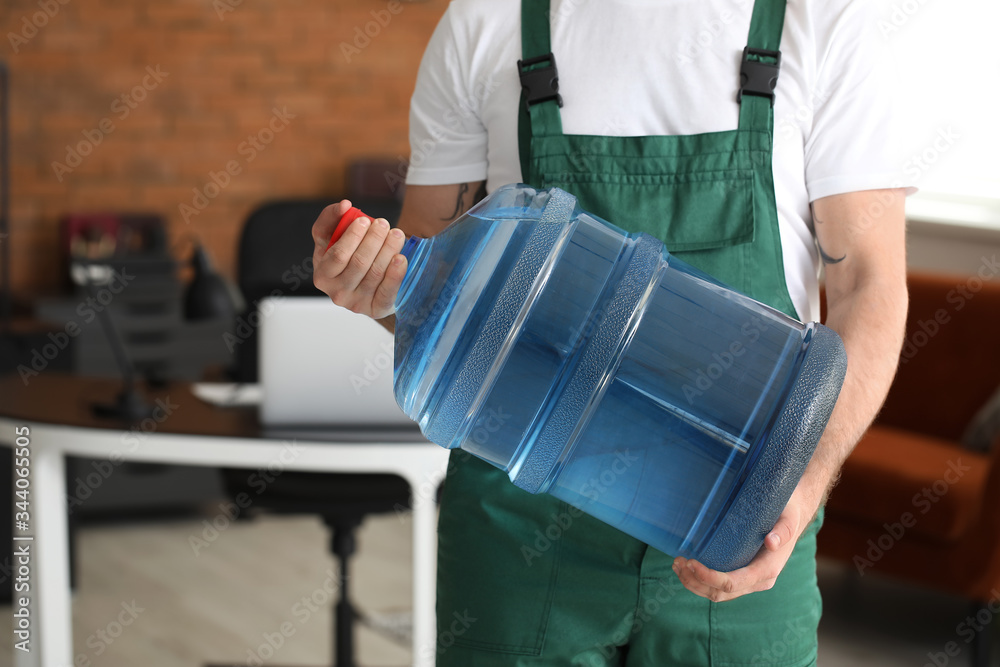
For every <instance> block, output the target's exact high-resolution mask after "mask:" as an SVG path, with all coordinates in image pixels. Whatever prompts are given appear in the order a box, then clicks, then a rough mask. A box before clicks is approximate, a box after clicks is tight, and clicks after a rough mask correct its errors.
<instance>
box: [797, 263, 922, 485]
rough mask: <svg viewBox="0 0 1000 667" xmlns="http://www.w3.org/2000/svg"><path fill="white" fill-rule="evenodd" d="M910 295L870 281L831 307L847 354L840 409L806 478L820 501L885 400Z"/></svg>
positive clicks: (898, 285)
mask: <svg viewBox="0 0 1000 667" xmlns="http://www.w3.org/2000/svg"><path fill="white" fill-rule="evenodd" d="M906 308H907V295H906V287H905V283H902V282H901V281H899V280H886V281H883V282H871V283H868V284H865V285H863V286H860V287H858V288H857V290H856V291H855V292H854V293H853V294H850V295H846V296H845V297H842V298H840V299H838V301H837V302H835V303H831V304H830V310H829V313H828V316H827V326H829V327H830V328H831V329H833V330H834V331H836V332H837V333H838V334H840V337H841V338H842V339H843V341H844V347H845V349H846V350H847V376H846V378H845V379H844V386H843V388H842V389H841V392H840V397H839V398H838V400H837V405H836V407H835V408H834V410H833V414H832V415H831V417H830V421H829V423H828V424H827V427H826V431H825V432H824V433H823V437H822V438H821V439H820V442H819V445H818V446H817V448H816V453H815V454H814V455H813V458H812V460H811V461H810V463H809V466H808V468H807V469H806V474H805V476H804V477H803V479H804V480H805V481H807V482H808V484H809V487H810V488H812V489H813V492H814V493H816V494H820V495H819V502H825V501H826V496H827V494H828V493H829V491H830V489H831V488H832V486H833V484H834V483H835V482H836V480H837V477H838V475H839V472H840V468H841V466H842V465H843V463H844V461H845V460H846V459H847V457H848V455H849V454H850V453H851V451H852V450H853V449H854V446H855V445H856V444H857V443H858V441H859V440H860V439H861V437H862V436H863V435H864V433H865V431H866V430H867V429H868V427H869V426H870V425H871V423H872V421H873V420H874V419H875V416H876V415H877V414H878V411H879V409H880V408H881V407H882V403H883V402H884V401H885V397H886V394H887V393H888V391H889V386H890V385H891V384H892V379H893V377H894V375H895V373H896V366H897V363H898V360H899V353H900V350H901V348H902V345H903V335H904V329H905V322H906Z"/></svg>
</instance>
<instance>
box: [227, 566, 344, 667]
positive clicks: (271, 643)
mask: <svg viewBox="0 0 1000 667" xmlns="http://www.w3.org/2000/svg"><path fill="white" fill-rule="evenodd" d="M342 586H343V581H342V579H341V578H340V576H339V575H338V573H336V572H334V571H333V569H332V568H328V569H327V570H326V578H325V579H324V580H323V582H322V583H321V584H320V585H319V586H317V587H316V588H314V589H313V590H312V592H311V593H309V594H308V595H303V596H302V597H301V598H300V599H299V600H298V601H296V602H295V603H294V604H293V605H292V606H291V608H290V609H289V613H290V614H291V615H292V617H293V618H294V619H295V623H292V622H291V621H284V622H282V623H281V625H279V626H278V628H277V629H276V630H274V631H273V632H263V633H261V635H260V637H261V640H262V641H261V643H260V644H258V645H257V646H255V647H252V648H248V649H247V653H246V661H245V662H244V664H245V665H247V667H263V665H265V664H266V662H267V661H268V660H270V659H271V658H273V657H274V656H275V655H276V654H277V653H278V651H280V650H281V648H282V647H283V646H284V645H285V642H287V641H288V640H289V639H290V638H292V637H294V636H295V633H296V632H298V631H299V629H300V628H302V627H303V626H304V625H305V624H306V623H308V622H309V620H310V619H311V618H313V616H314V615H315V614H316V613H317V612H321V616H320V617H321V618H322V617H323V616H322V613H325V612H326V610H328V609H329V608H330V605H331V604H332V603H333V601H334V600H335V599H336V598H337V595H338V591H339V590H340V589H341V587H342Z"/></svg>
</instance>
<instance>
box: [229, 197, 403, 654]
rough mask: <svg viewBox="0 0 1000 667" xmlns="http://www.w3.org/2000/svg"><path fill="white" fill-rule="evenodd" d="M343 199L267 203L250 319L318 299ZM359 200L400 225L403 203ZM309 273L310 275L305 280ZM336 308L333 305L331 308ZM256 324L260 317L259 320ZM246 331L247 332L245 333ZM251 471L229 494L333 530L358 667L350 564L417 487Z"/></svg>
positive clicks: (246, 257)
mask: <svg viewBox="0 0 1000 667" xmlns="http://www.w3.org/2000/svg"><path fill="white" fill-rule="evenodd" d="M334 201H336V200H335V199H323V200H290V201H277V202H272V203H268V204H265V205H263V206H261V207H260V208H258V209H257V210H255V211H254V212H253V213H252V214H251V215H250V217H249V218H248V219H247V221H246V224H245V225H244V227H243V232H242V235H241V238H240V245H239V258H238V261H239V268H238V282H239V287H240V290H241V291H242V292H243V296H244V298H245V300H246V303H247V311H246V312H245V313H244V314H243V319H244V321H245V322H250V321H251V320H250V319H249V315H250V314H251V313H252V312H253V310H254V309H256V307H257V302H258V301H259V300H260V299H262V298H264V297H266V296H272V295H279V294H280V295H282V296H287V297H296V296H316V295H322V293H321V292H320V291H319V290H318V289H316V287H314V286H313V283H312V252H313V241H312V236H311V234H310V229H311V227H312V224H313V222H315V220H316V218H317V217H318V216H319V214H320V212H321V211H322V210H323V208H324V207H325V206H327V205H328V204H330V203H333V202H334ZM352 203H354V205H355V206H358V207H359V208H361V209H362V210H364V211H365V212H367V213H370V214H371V215H373V216H376V217H383V218H386V219H387V220H389V222H390V224H393V225H395V223H396V220H397V219H398V218H399V211H400V204H399V202H398V200H395V199H386V198H374V199H367V198H361V197H359V198H357V199H356V200H355V199H352ZM303 275H304V276H305V277H304V278H303ZM330 307H331V308H333V307H334V306H333V305H332V304H331V306H330ZM253 320H254V321H256V318H253ZM243 333H244V334H246V333H247V332H246V331H244V332H243ZM240 341H241V342H240V343H239V348H238V350H237V360H238V367H237V369H235V373H234V375H235V377H236V378H237V379H238V380H239V381H242V382H254V381H256V380H257V372H258V368H257V345H258V341H257V332H256V329H255V328H252V330H251V331H250V332H249V334H248V335H244V336H243V337H242V338H240ZM251 473H252V471H249V470H241V469H224V470H223V479H224V480H225V485H226V489H227V492H228V493H229V494H230V495H231V496H233V497H235V496H236V495H237V494H239V493H241V492H243V493H247V495H249V496H250V497H252V498H253V499H254V503H253V507H254V508H258V509H261V510H265V511H273V512H278V513H285V514H318V515H320V516H321V517H322V519H323V522H324V523H325V524H326V525H327V526H328V527H329V528H330V530H331V532H332V535H331V543H330V548H331V551H332V552H333V554H334V557H335V558H336V560H337V562H338V566H339V568H340V578H341V581H340V588H339V597H338V600H337V603H336V607H335V611H334V653H335V662H334V665H335V667H355V664H356V663H355V658H354V621H355V619H356V618H358V617H359V614H358V612H357V611H356V610H355V608H354V606H353V604H352V602H351V596H350V590H349V582H350V578H349V562H350V558H351V556H352V554H353V553H354V551H355V531H356V529H357V528H358V526H360V525H361V522H362V521H363V520H364V517H365V516H367V515H369V514H380V513H388V512H392V511H395V510H396V509H397V508H399V507H401V506H402V507H407V508H408V507H409V506H410V489H409V486H408V485H407V483H406V482H405V481H404V480H403V479H402V478H400V477H397V476H395V475H385V474H337V473H301V472H284V473H282V474H281V475H277V476H275V477H274V482H272V483H270V484H268V486H267V488H266V489H265V490H264V491H263V492H259V485H258V486H257V487H255V488H252V487H251V486H250V485H249V483H248V477H249V475H250V474H251Z"/></svg>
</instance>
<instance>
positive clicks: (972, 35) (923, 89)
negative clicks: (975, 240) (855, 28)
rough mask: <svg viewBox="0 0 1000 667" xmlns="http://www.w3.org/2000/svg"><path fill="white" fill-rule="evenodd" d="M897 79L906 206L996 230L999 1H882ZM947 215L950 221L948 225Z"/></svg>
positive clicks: (882, 24) (999, 212)
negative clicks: (909, 183)
mask: <svg viewBox="0 0 1000 667" xmlns="http://www.w3.org/2000/svg"><path fill="white" fill-rule="evenodd" d="M881 4H882V8H881V19H880V21H879V30H878V33H879V34H881V36H882V38H883V39H886V40H887V41H888V43H889V46H890V49H891V51H892V54H893V58H894V59H895V63H896V69H897V72H898V74H899V82H900V90H899V104H900V106H901V109H902V110H905V111H904V112H903V113H901V114H900V117H901V118H903V119H904V120H903V122H905V123H906V125H907V127H906V130H907V131H906V132H905V143H904V149H905V151H906V152H905V155H906V156H908V159H907V160H906V162H905V163H904V165H903V169H904V171H905V172H906V175H907V177H908V178H910V179H912V180H913V182H914V185H916V186H917V187H918V188H919V189H920V192H918V193H917V194H916V195H915V196H914V197H912V198H911V199H910V202H909V203H908V209H909V210H910V211H911V212H912V213H915V214H917V215H923V216H924V217H928V218H942V220H941V221H942V222H946V221H951V222H959V223H964V224H970V225H973V226H979V227H995V228H996V229H1000V38H998V36H997V32H996V27H997V26H998V25H1000V2H997V0H881ZM948 218H952V219H951V220H948Z"/></svg>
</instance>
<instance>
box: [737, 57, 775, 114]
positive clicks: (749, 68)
mask: <svg viewBox="0 0 1000 667" xmlns="http://www.w3.org/2000/svg"><path fill="white" fill-rule="evenodd" d="M750 56H756V57H758V58H772V59H774V62H773V63H769V62H763V61H761V60H750ZM779 69H781V51H769V50H768V49H752V48H750V47H749V46H748V47H746V48H745V49H743V63H742V64H741V65H740V90H739V92H738V93H736V101H737V102H741V101H742V100H743V95H757V96H759V97H769V98H771V106H772V107H773V106H774V87H775V86H776V85H778V70H779Z"/></svg>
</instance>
